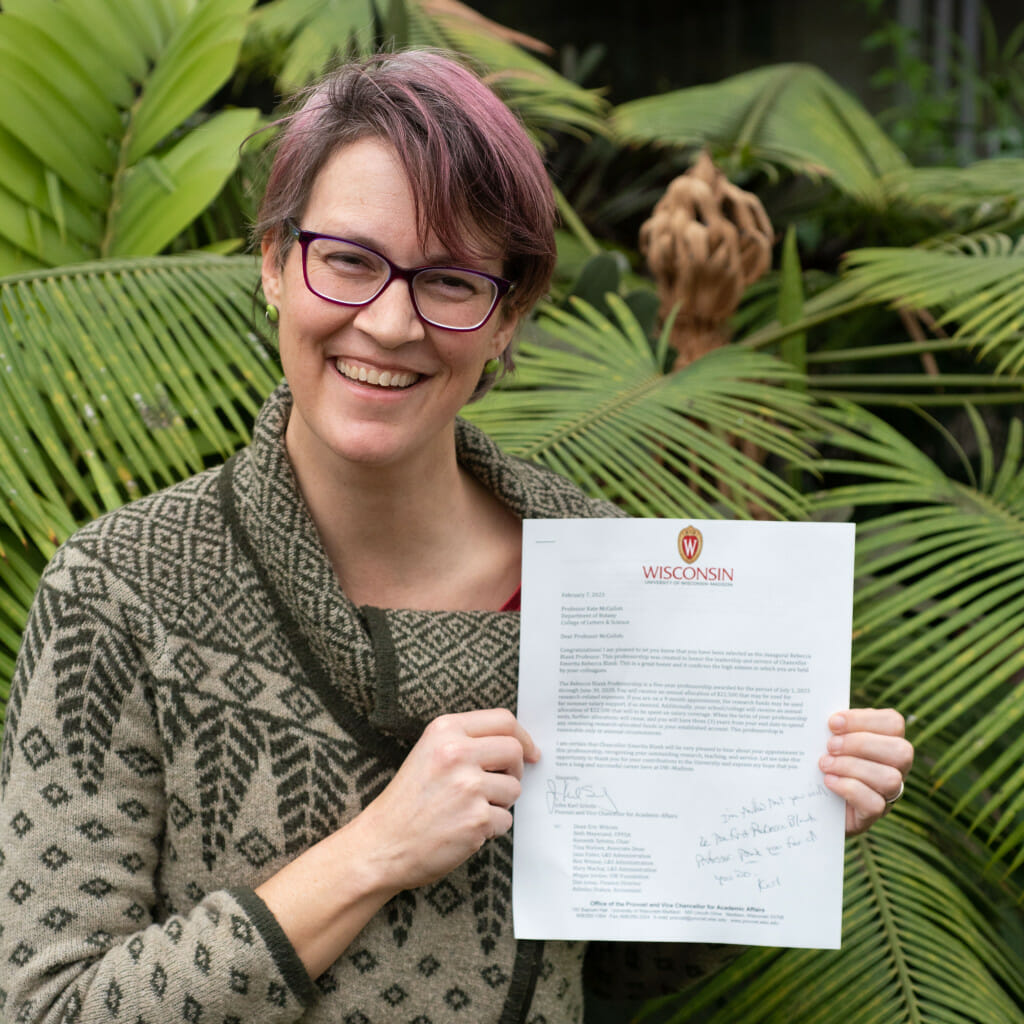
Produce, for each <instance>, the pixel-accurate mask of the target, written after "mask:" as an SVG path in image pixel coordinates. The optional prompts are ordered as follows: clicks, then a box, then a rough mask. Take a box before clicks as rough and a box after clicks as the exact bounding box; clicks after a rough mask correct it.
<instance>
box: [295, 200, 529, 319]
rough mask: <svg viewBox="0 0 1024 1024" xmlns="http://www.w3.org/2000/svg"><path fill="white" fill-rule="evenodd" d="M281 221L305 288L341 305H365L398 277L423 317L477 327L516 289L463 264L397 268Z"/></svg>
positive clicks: (342, 240) (348, 245)
mask: <svg viewBox="0 0 1024 1024" xmlns="http://www.w3.org/2000/svg"><path fill="white" fill-rule="evenodd" d="M284 224H285V227H287V228H288V230H289V231H290V232H291V233H292V235H294V237H295V238H296V240H297V241H298V243H299V246H300V247H301V249H302V276H303V277H304V278H305V280H306V287H307V288H308V289H309V290H310V291H311V292H312V293H313V294H314V295H318V296H319V297H320V298H321V299H326V300H327V301H328V302H336V303H337V304H338V305H339V306H365V305H367V304H368V303H370V302H373V300H374V299H375V298H377V296H378V295H380V293H381V292H382V291H384V289H385V288H387V286H388V285H389V284H390V283H391V282H392V281H393V280H394V279H395V278H396V277H399V278H401V279H402V280H404V281H405V282H406V283H407V284H408V285H409V295H410V296H411V297H412V305H413V309H415V310H416V315H417V316H418V317H419V318H420V319H421V320H423V321H425V322H426V323H428V324H432V325H433V326H434V327H443V328H444V329H445V330H448V331H475V330H476V329H477V328H478V327H483V325H484V324H485V323H487V321H488V320H489V319H490V317H491V314H492V313H493V312H494V310H495V308H496V307H497V305H498V302H499V301H500V300H501V299H502V298H503V297H504V296H505V295H507V294H508V293H509V292H510V291H511V290H512V288H513V287H514V286H513V283H512V282H511V281H506V280H505V279H504V278H503V277H495V276H494V275H493V274H485V273H483V272H482V271H479V270H466V269H464V268H462V267H400V266H398V265H397V264H396V263H392V262H391V260H389V259H388V258H387V257H386V256H384V255H382V254H381V253H379V252H377V251H376V250H374V249H369V248H367V247H366V246H365V245H360V244H359V243H358V242H350V241H349V240H348V239H347V238H335V237H334V236H333V235H321V234H318V233H317V232H315V231H303V230H302V229H301V228H300V227H299V226H298V224H296V223H295V221H294V220H292V219H291V218H290V217H289V218H287V219H286V220H285V222H284Z"/></svg>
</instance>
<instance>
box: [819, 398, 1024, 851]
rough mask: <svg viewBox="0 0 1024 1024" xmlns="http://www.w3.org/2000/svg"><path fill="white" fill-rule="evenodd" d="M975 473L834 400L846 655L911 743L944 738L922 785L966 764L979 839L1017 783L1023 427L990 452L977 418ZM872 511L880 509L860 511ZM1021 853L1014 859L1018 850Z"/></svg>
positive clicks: (1004, 809) (1022, 666)
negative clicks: (938, 459) (844, 523)
mask: <svg viewBox="0 0 1024 1024" xmlns="http://www.w3.org/2000/svg"><path fill="white" fill-rule="evenodd" d="M972 420H973V422H974V424H975V432H976V443H977V445H978V446H979V448H980V450H981V451H982V453H983V455H982V459H981V471H980V475H979V479H977V480H976V481H975V482H974V483H973V484H964V483H959V482H957V481H955V480H953V479H951V478H950V477H948V476H947V475H946V474H945V473H943V471H942V470H941V469H940V468H939V467H938V466H937V465H936V464H935V463H934V462H933V461H932V460H931V459H929V458H928V457H926V456H925V455H924V454H923V453H922V452H920V451H919V450H917V449H916V448H915V447H914V446H913V445H912V444H910V442H909V441H907V440H906V439H905V438H904V437H902V436H901V435H900V434H899V433H897V432H896V431H895V430H893V429H892V428H891V427H889V426H888V425H886V424H884V423H882V422H881V421H879V420H876V419H873V418H871V417H869V416H868V415H867V414H866V413H864V412H863V410H857V409H855V408H854V407H851V406H847V407H844V408H843V409H842V410H841V411H840V412H839V413H838V414H837V415H836V416H835V423H836V426H835V428H834V429H833V430H831V431H829V432H827V434H826V436H825V437H824V439H823V440H824V443H826V444H828V445H830V446H834V448H835V449H836V450H837V451H838V452H840V453H842V454H837V455H836V456H835V457H832V458H829V459H827V460H824V462H823V466H822V468H823V470H825V471H831V472H836V473H840V474H845V475H846V476H847V477H848V478H850V479H851V480H853V481H854V482H852V483H849V484H846V485H843V486H839V487H835V488H833V489H831V490H829V491H827V492H824V493H822V494H820V495H819V496H818V498H817V500H816V505H817V507H818V508H820V509H826V508H836V507H843V508H847V507H850V506H853V507H856V508H857V509H858V510H859V513H858V516H859V518H860V519H861V522H860V524H859V526H858V534H857V566H856V579H857V591H856V595H855V603H854V629H855V639H854V647H853V661H854V669H855V673H856V675H857V676H858V677H859V679H860V681H861V685H862V686H863V687H865V688H869V689H871V690H872V693H873V695H874V696H875V697H877V699H879V700H882V701H888V702H891V703H893V704H895V705H896V706H898V707H899V708H900V709H901V710H902V711H903V712H904V713H905V714H907V715H908V716H909V717H911V718H912V720H913V723H914V724H913V732H914V739H915V741H916V742H918V743H921V744H927V743H928V741H929V740H931V739H933V738H934V737H936V736H939V735H942V736H946V735H949V734H952V735H953V736H954V737H955V739H954V740H952V741H951V742H949V743H946V744H944V745H943V746H941V747H940V748H938V749H935V750H934V751H933V752H932V758H933V760H932V759H929V761H928V762H927V763H928V765H929V767H928V769H927V770H928V773H929V776H930V778H931V781H932V783H933V785H935V786H943V785H945V784H947V783H948V782H949V780H950V779H951V778H952V777H954V776H955V775H957V774H958V773H962V772H970V773H972V779H973V782H972V783H971V785H970V786H969V787H968V789H967V790H966V792H965V794H964V796H963V801H964V804H965V805H966V803H968V802H970V803H971V804H972V806H973V807H974V808H975V811H974V819H973V822H972V824H973V825H974V826H975V827H977V828H979V829H982V830H983V832H984V834H985V835H986V836H987V839H988V841H989V842H990V843H995V842H996V841H997V840H999V838H1000V836H1001V835H1003V833H1004V832H1005V830H1007V829H1008V828H1012V827H1013V826H1014V823H1015V821H1016V820H1017V819H1016V818H1015V814H1016V813H1017V812H1019V811H1020V810H1021V805H1022V793H1024V771H1022V769H1021V767H1020V766H1021V765H1022V764H1024V731H1021V730H1018V729H1014V728H1013V727H1012V723H1014V722H1016V721H1019V720H1020V719H1021V716H1022V714H1024V654H1022V652H1021V646H1020V631H1021V628H1022V626H1024V577H1022V576H1021V573H1020V565H1021V562H1022V560H1024V440H1022V439H1024V431H1022V425H1021V423H1020V422H1019V421H1015V422H1014V424H1013V426H1012V428H1011V431H1010V435H1009V440H1008V443H1007V445H1006V450H1005V452H1004V454H1003V459H1002V462H1001V463H997V460H996V456H995V452H994V451H993V446H992V443H991V440H990V439H989V437H988V435H987V432H986V431H985V429H984V427H983V424H982V423H981V420H980V418H979V417H978V416H977V415H973V416H972ZM874 510H881V514H878V515H877V516H876V517H874V518H871V514H872V512H873V511H874ZM1018 860H1020V858H1018Z"/></svg>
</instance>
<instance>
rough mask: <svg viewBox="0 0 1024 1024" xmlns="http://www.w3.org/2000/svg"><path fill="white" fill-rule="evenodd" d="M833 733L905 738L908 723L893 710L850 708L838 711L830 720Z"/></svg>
mask: <svg viewBox="0 0 1024 1024" xmlns="http://www.w3.org/2000/svg"><path fill="white" fill-rule="evenodd" d="M828 727H829V729H831V730H832V732H833V733H836V734H837V735H841V734H843V733H850V732H876V733H881V734H882V735H884V736H903V735H904V734H905V732H906V722H905V721H904V718H903V716H902V715H901V714H900V713H899V712H898V711H896V710H895V709H893V708H850V709H848V710H846V711H837V712H836V713H835V714H834V715H832V717H831V718H829V720H828Z"/></svg>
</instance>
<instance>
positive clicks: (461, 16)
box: [251, 0, 606, 136]
mask: <svg viewBox="0 0 1024 1024" xmlns="http://www.w3.org/2000/svg"><path fill="white" fill-rule="evenodd" d="M384 12H386V17H384ZM382 18H383V21H384V24H379V22H380V21H381V20H382ZM375 27H379V29H380V30H381V31H382V32H383V33H384V35H385V38H383V39H380V38H378V36H377V34H376V31H375ZM251 42H252V44H253V46H254V48H256V49H258V50H260V51H262V52H265V53H267V54H268V56H269V57H270V58H271V60H272V61H273V62H274V63H275V66H279V67H280V71H279V76H280V81H281V85H282V87H283V88H285V89H288V90H292V89H295V88H297V87H299V86H303V85H306V84H308V83H309V82H310V81H312V80H313V79H314V78H316V77H317V76H318V75H320V74H321V73H322V72H323V70H324V68H325V67H329V66H330V65H331V63H332V62H335V61H337V59H338V57H339V56H341V55H345V54H347V53H350V52H356V53H363V54H367V53H372V52H373V51H374V50H375V49H377V48H378V46H380V45H381V44H382V43H383V44H384V45H385V46H386V47H394V46H399V47H401V46H421V47H422V46H430V47H435V48H440V49H444V50H450V51H453V52H457V53H461V54H463V55H464V56H466V57H468V58H470V60H472V61H473V63H474V65H475V66H476V67H477V68H478V69H479V70H481V71H482V72H483V73H484V74H485V75H489V76H490V79H489V80H490V84H491V85H492V86H493V87H494V89H495V91H496V92H498V94H499V95H500V96H501V97H502V99H504V100H505V102H506V103H507V104H508V105H509V106H510V107H511V108H512V109H513V110H515V111H516V112H517V113H518V114H519V116H520V117H521V118H522V119H523V121H524V123H525V124H526V125H527V127H528V128H529V129H530V130H531V131H532V132H533V133H534V134H535V135H538V136H542V135H548V134H550V133H551V132H553V131H570V132H573V133H575V134H587V133H593V132H602V131H604V130H605V126H604V114H605V112H606V103H605V101H604V100H602V99H601V98H600V96H599V95H598V94H597V93H596V92H594V91H591V90H587V89H583V88H581V87H580V86H578V85H576V84H575V83H574V82H571V81H569V80H568V79H566V78H564V77H563V76H562V75H559V74H558V73H557V72H555V71H553V70H552V69H551V68H549V67H548V66H547V65H546V64H544V63H543V62H542V61H541V60H539V59H537V58H536V57H534V56H533V55H532V54H530V53H527V52H526V50H525V49H523V45H524V44H525V45H529V46H530V47H531V48H533V49H540V50H543V51H547V49H548V48H547V47H545V46H544V44H542V43H538V42H537V41H536V40H533V39H530V38H529V37H527V36H524V35H523V34H522V33H518V32H514V31H512V30H510V29H507V28H505V27H504V26H502V25H499V24H497V23H496V22H493V21H490V20H489V19H487V18H484V17H482V16H480V15H478V14H477V13H476V12H475V11H473V10H471V9H470V8H469V7H467V6H465V5H464V4H460V3H458V2H456V0H444V2H443V3H438V2H433V3H431V2H430V0H393V2H388V3H382V2H376V3H375V2H374V0H327V2H326V3H325V2H322V0H273V2H271V3H269V4H266V5H263V6H261V7H259V8H258V9H257V10H256V11H255V12H254V14H253V19H252V35H251ZM278 54H282V55H283V57H281V58H278V57H277V55H278Z"/></svg>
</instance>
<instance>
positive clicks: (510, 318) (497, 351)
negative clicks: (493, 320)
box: [491, 311, 520, 359]
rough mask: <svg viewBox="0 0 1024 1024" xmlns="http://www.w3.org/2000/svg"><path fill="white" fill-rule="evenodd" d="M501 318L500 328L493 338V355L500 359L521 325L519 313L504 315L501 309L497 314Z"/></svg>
mask: <svg viewBox="0 0 1024 1024" xmlns="http://www.w3.org/2000/svg"><path fill="white" fill-rule="evenodd" d="M497 315H498V316H499V317H501V319H500V320H499V321H498V329H497V330H496V331H495V332H494V337H492V338H491V356H492V357H493V358H494V359H500V358H501V356H502V354H503V353H504V351H505V349H507V348H508V347H509V345H511V344H512V339H513V338H514V337H515V333H516V330H517V329H518V327H519V319H520V318H519V314H518V313H514V314H511V315H504V314H503V313H502V312H501V311H499V312H498V314H497Z"/></svg>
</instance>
